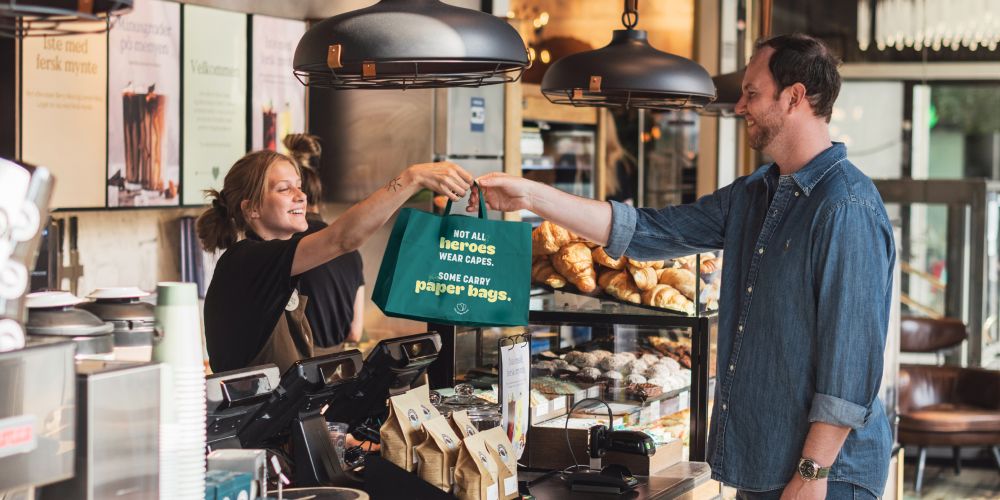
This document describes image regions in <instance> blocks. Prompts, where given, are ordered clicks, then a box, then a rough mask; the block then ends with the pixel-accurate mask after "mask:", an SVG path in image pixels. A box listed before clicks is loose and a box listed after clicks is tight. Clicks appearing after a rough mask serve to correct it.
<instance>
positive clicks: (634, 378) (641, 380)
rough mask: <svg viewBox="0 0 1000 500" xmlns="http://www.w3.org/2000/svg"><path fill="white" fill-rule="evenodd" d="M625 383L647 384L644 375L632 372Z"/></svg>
mask: <svg viewBox="0 0 1000 500" xmlns="http://www.w3.org/2000/svg"><path fill="white" fill-rule="evenodd" d="M625 383H626V384H629V385H632V384H645V383H646V377H643V376H642V375H639V374H638V373H632V374H630V375H629V376H628V377H625Z"/></svg>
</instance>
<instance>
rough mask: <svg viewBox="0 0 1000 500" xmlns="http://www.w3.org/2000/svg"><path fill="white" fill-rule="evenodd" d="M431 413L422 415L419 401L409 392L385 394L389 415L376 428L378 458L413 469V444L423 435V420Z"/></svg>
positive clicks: (406, 468) (431, 416) (408, 469)
mask: <svg viewBox="0 0 1000 500" xmlns="http://www.w3.org/2000/svg"><path fill="white" fill-rule="evenodd" d="M431 410H433V407H431ZM434 412H436V410H434ZM433 416H434V415H433V413H431V412H428V413H427V414H426V416H425V412H424V409H423V408H421V404H420V402H419V401H418V400H417V399H416V398H415V397H413V395H411V394H406V393H404V394H400V395H398V396H393V397H391V398H389V416H388V418H386V420H385V423H384V424H382V427H381V428H380V429H379V435H380V437H381V441H382V444H381V447H380V452H379V453H380V454H381V455H382V458H384V459H386V460H388V461H390V462H392V463H394V464H396V465H397V466H399V468H401V469H404V470H406V471H408V472H414V471H415V470H416V467H414V464H413V447H414V446H415V445H416V444H417V443H419V442H420V441H421V440H422V439H423V436H422V434H423V428H422V424H423V422H424V421H425V420H429V419H430V418H433Z"/></svg>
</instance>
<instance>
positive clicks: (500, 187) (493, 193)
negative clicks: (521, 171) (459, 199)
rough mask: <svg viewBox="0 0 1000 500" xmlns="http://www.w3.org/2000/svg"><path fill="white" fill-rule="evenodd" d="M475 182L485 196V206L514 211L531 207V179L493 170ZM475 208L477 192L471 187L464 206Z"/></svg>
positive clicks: (467, 210) (469, 210) (466, 208)
mask: <svg viewBox="0 0 1000 500" xmlns="http://www.w3.org/2000/svg"><path fill="white" fill-rule="evenodd" d="M476 182H478V183H479V187H481V188H482V189H483V196H485V197H486V206H487V207H489V208H490V209H492V210H499V211H501V212H515V211H518V210H531V209H532V203H531V185H532V181H529V180H527V179H525V178H523V177H513V176H510V175H507V174H502V173H499V172H494V173H492V174H486V175H484V176H482V177H480V178H479V179H477V180H476ZM477 210H479V193H478V192H477V191H476V190H475V189H473V190H472V196H470V197H469V205H468V206H467V207H465V211H466V212H475V211H477Z"/></svg>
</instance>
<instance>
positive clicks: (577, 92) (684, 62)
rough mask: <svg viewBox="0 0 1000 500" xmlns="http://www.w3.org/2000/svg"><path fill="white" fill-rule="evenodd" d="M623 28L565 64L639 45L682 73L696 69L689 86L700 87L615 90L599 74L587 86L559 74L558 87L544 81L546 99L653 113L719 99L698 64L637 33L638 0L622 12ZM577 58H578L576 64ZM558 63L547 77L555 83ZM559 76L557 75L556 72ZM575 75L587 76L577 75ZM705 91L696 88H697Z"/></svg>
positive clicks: (628, 2) (631, 0)
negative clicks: (603, 43) (601, 45)
mask: <svg viewBox="0 0 1000 500" xmlns="http://www.w3.org/2000/svg"><path fill="white" fill-rule="evenodd" d="M621 21H622V25H623V26H624V27H625V29H624V30H616V31H615V33H614V37H613V38H612V41H611V43H610V44H609V45H608V46H606V47H604V48H602V49H597V50H592V51H588V52H583V53H578V54H573V55H570V56H567V57H566V58H564V61H557V63H556V64H558V63H559V62H564V63H565V64H569V63H577V62H579V61H580V60H581V57H588V56H589V58H593V55H596V54H600V53H601V52H603V51H609V50H611V49H613V48H614V49H619V48H624V47H627V46H629V45H635V46H639V47H642V49H643V51H644V52H646V53H647V54H656V55H657V57H661V58H662V57H666V58H670V61H671V63H672V64H675V65H678V66H684V67H683V68H680V69H681V70H684V71H688V72H690V70H691V69H692V67H693V68H694V70H695V73H697V74H694V75H688V76H687V79H688V84H689V85H690V84H691V81H692V80H704V81H697V83H696V85H693V86H689V87H688V88H687V89H678V90H676V91H672V90H663V89H655V88H652V89H639V88H629V87H627V86H622V87H615V85H616V84H614V83H613V84H611V85H610V86H609V85H608V82H606V81H604V80H605V78H604V77H602V76H601V75H599V74H594V73H596V71H594V73H591V74H590V76H589V77H588V78H586V85H585V86H579V85H578V84H573V83H570V82H569V81H567V80H573V81H579V80H583V78H578V79H577V78H572V79H567V78H566V77H565V76H564V75H559V78H558V80H560V81H559V82H556V83H555V85H552V84H549V85H546V83H548V82H546V79H545V77H543V80H542V94H543V95H545V97H546V99H548V100H549V101H550V102H552V103H554V104H563V105H572V106H576V107H601V108H625V109H630V108H639V109H650V110H662V111H670V110H680V109H701V108H704V107H705V106H706V105H708V104H709V103H711V102H712V101H713V100H715V89H714V86H713V85H712V82H711V79H710V78H709V76H708V73H707V72H706V71H705V70H704V68H701V67H700V66H698V65H697V63H695V62H693V61H690V60H688V59H686V58H682V57H679V56H675V55H671V54H666V53H663V52H660V51H658V50H656V49H654V48H652V47H650V46H649V44H648V42H647V41H646V32H645V31H643V30H636V29H635V26H636V25H637V24H638V23H639V10H638V0H625V8H624V10H623V12H622V17H621ZM574 58H575V59H576V60H575V61H574ZM556 64H553V66H552V67H550V68H549V70H548V72H547V73H546V76H547V77H550V78H552V79H553V80H555V79H556V78H555V77H552V76H551V75H549V73H552V72H553V71H557V72H559V71H565V70H564V69H563V68H558V69H557V66H556ZM591 66H592V67H600V68H601V69H605V68H606V66H604V65H591ZM569 71H577V72H579V71H580V70H579V69H577V68H575V67H574V68H571V69H570V70H569ZM584 71H586V70H584ZM700 73H704V75H701V74H700ZM554 74H555V73H554ZM574 76H584V75H580V74H579V73H577V74H576V75H574ZM617 77H618V75H612V78H613V79H615V80H619V79H620V78H617ZM698 86H700V87H701V88H698V89H693V87H698Z"/></svg>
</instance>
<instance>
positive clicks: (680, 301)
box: [642, 284, 694, 313]
mask: <svg viewBox="0 0 1000 500" xmlns="http://www.w3.org/2000/svg"><path fill="white" fill-rule="evenodd" d="M642 303H643V304H646V305H647V306H653V307H663V308H666V309H680V310H682V311H685V312H688V313H691V312H693V309H694V304H693V303H692V302H691V301H690V300H688V299H687V297H685V296H684V295H683V294H681V292H679V291H677V289H676V288H674V287H672V286H670V285H662V284H661V285H656V286H654V287H653V288H650V289H649V290H646V291H645V292H642Z"/></svg>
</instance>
